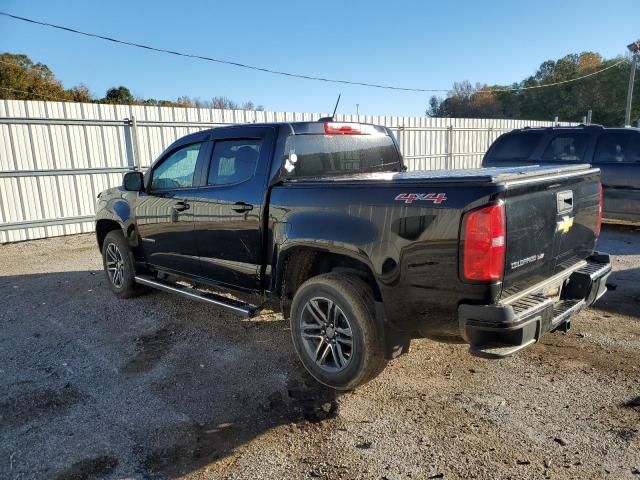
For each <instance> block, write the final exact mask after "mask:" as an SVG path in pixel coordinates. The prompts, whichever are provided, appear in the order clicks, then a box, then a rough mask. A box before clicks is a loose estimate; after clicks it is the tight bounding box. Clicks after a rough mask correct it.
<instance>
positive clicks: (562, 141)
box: [542, 133, 589, 162]
mask: <svg viewBox="0 0 640 480" xmlns="http://www.w3.org/2000/svg"><path fill="white" fill-rule="evenodd" d="M588 140H589V137H588V135H585V134H584V133H565V134H562V135H558V136H557V137H554V138H553V140H551V142H549V145H548V146H547V149H546V150H545V151H544V154H543V155H542V160H547V161H554V162H580V161H582V158H583V156H584V152H585V150H586V149H587V142H588Z"/></svg>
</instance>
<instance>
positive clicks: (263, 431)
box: [0, 226, 640, 479]
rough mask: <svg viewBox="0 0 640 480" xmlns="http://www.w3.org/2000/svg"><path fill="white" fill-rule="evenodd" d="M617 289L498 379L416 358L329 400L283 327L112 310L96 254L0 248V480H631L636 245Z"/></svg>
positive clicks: (144, 309) (176, 302) (636, 365)
mask: <svg viewBox="0 0 640 480" xmlns="http://www.w3.org/2000/svg"><path fill="white" fill-rule="evenodd" d="M599 248H600V249H602V250H604V251H610V252H611V253H613V254H614V260H613V261H614V273H613V274H612V277H611V280H610V282H612V283H614V284H617V288H616V289H615V290H614V291H610V292H609V293H608V294H607V295H606V296H605V297H604V298H603V299H602V300H601V301H600V303H599V304H598V305H597V307H594V308H592V309H590V310H587V311H584V312H582V313H580V314H579V316H578V317H576V319H575V321H574V322H573V328H572V330H570V331H569V332H568V333H560V332H556V333H553V334H549V335H547V336H545V337H543V339H542V341H541V342H540V343H538V344H536V345H534V346H532V347H531V348H529V349H527V350H526V351H524V352H521V353H519V354H517V355H516V356H514V357H511V358H509V359H505V360H500V361H489V360H483V359H479V358H476V357H472V356H470V355H469V354H468V353H467V351H466V348H465V346H464V345H449V344H438V343H435V342H431V341H428V340H419V341H414V342H413V344H412V349H411V352H410V353H409V354H407V355H405V356H403V357H401V358H399V359H397V360H395V361H393V362H391V363H390V364H389V366H388V367H387V369H386V370H385V371H384V372H383V373H382V375H380V376H379V377H378V378H377V379H376V380H374V381H373V382H371V383H369V384H368V385H366V386H364V387H362V388H360V389H358V390H357V391H355V392H352V393H348V394H342V395H338V394H336V393H334V392H332V391H330V390H327V389H324V388H322V387H319V386H318V385H317V384H315V383H314V382H313V381H312V380H310V379H309V377H308V376H307V375H306V374H305V373H304V372H303V371H302V369H301V367H300V366H299V365H298V362H297V360H296V358H295V354H294V352H293V348H292V346H291V342H290V339H289V330H288V328H287V324H286V323H285V322H284V321H283V319H282V317H281V316H279V315H276V314H273V313H268V314H265V315H263V316H260V317H258V318H254V319H251V320H244V321H241V320H238V319H237V318H234V317H233V316H231V315H227V314H225V313H222V312H221V311H220V310H217V309H215V308H213V307H209V306H205V305H203V304H198V303H193V302H190V301H188V300H184V299H181V298H178V297H176V296H172V295H170V294H165V293H160V292H157V293H150V294H147V295H144V296H142V297H139V298H137V299H135V300H128V301H125V300H118V299H116V298H115V297H114V296H113V295H112V294H111V292H110V291H109V290H108V288H107V286H106V283H105V282H106V280H105V279H104V278H103V274H102V272H101V270H100V258H99V255H98V252H97V250H96V247H95V242H94V239H93V236H91V235H81V236H75V237H64V238H55V239H49V240H40V241H33V242H25V243H19V244H13V245H4V246H0V298H2V304H1V307H2V308H1V309H0V328H1V331H2V335H1V336H0V478H7V479H28V478H52V479H90V478H103V477H104V478H110V479H116V478H118V479H119V478H167V477H170V478H174V477H182V478H189V479H205V478H229V479H236V478H252V479H253V478H274V479H282V478H327V479H328V478H345V479H346V478H349V479H351V478H367V479H368V478H375V479H385V478H386V479H408V478H412V479H418V478H420V479H422V478H491V479H493V478H576V479H584V478H612V479H621V478H634V479H640V432H639V429H640V229H637V228H633V227H614V226H608V227H605V229H604V232H603V236H602V239H601V242H600V245H599Z"/></svg>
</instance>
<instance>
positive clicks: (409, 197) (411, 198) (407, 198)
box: [395, 193, 447, 205]
mask: <svg viewBox="0 0 640 480" xmlns="http://www.w3.org/2000/svg"><path fill="white" fill-rule="evenodd" d="M395 199H396V200H398V201H400V202H404V203H413V202H415V201H424V202H433V203H434V204H436V205H438V204H440V203H442V202H444V201H446V200H447V194H446V193H401V194H399V195H398V196H397V197H396V198H395Z"/></svg>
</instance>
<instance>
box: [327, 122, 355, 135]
mask: <svg viewBox="0 0 640 480" xmlns="http://www.w3.org/2000/svg"><path fill="white" fill-rule="evenodd" d="M324 133H326V134H327V135H362V134H363V133H364V132H363V131H362V126H361V125H360V124H358V123H338V122H327V123H325V124H324Z"/></svg>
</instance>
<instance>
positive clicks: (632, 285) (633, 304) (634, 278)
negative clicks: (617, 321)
mask: <svg viewBox="0 0 640 480" xmlns="http://www.w3.org/2000/svg"><path fill="white" fill-rule="evenodd" d="M607 288H608V291H607V293H605V295H604V296H603V297H602V298H601V299H600V300H598V301H597V302H596V303H595V305H594V308H596V309H598V310H602V311H604V312H607V313H606V314H605V315H608V314H621V315H626V316H629V317H636V318H638V319H640V268H633V269H628V270H620V271H613V272H612V273H611V275H610V276H609V279H608V280H607Z"/></svg>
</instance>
